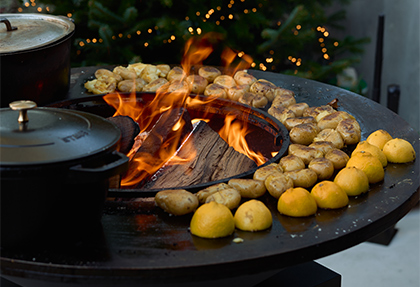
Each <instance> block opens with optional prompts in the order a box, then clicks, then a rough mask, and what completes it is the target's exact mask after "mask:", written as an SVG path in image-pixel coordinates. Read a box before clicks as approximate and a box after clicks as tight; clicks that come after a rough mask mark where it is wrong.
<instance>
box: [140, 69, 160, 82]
mask: <svg viewBox="0 0 420 287" xmlns="http://www.w3.org/2000/svg"><path fill="white" fill-rule="evenodd" d="M159 73H160V71H159V70H158V68H157V67H156V66H155V65H147V66H146V67H145V68H144V69H143V70H142V71H141V72H140V75H139V78H141V79H143V80H145V81H146V82H148V83H151V82H153V81H154V80H157V79H159Z"/></svg>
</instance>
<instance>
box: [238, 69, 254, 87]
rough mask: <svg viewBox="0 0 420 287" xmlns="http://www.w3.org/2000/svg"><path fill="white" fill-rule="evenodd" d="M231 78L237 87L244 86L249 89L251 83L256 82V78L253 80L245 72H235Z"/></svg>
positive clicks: (252, 77)
mask: <svg viewBox="0 0 420 287" xmlns="http://www.w3.org/2000/svg"><path fill="white" fill-rule="evenodd" d="M233 78H234V79H235V81H236V84H237V85H238V86H240V85H246V86H248V87H250V86H251V85H252V84H253V83H255V82H256V81H257V78H255V77H254V76H253V75H251V74H249V73H248V72H247V71H244V70H242V71H237V72H236V73H235V75H234V76H233Z"/></svg>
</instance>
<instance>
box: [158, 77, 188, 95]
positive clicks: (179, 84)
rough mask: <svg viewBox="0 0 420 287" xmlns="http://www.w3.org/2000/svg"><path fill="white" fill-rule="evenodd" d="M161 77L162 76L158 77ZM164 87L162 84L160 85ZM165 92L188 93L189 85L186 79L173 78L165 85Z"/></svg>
mask: <svg viewBox="0 0 420 287" xmlns="http://www.w3.org/2000/svg"><path fill="white" fill-rule="evenodd" d="M160 79H163V78H160ZM161 88H162V89H163V88H164V87H163V86H162V87H161ZM165 92H166V93H174V92H177V93H182V94H183V95H185V94H189V93H190V85H188V83H187V82H186V81H183V80H173V81H171V82H169V83H168V84H167V85H166V87H165Z"/></svg>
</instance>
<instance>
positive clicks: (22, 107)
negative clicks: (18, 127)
mask: <svg viewBox="0 0 420 287" xmlns="http://www.w3.org/2000/svg"><path fill="white" fill-rule="evenodd" d="M9 107H10V108H11V109H12V110H14V111H19V117H18V122H19V123H21V124H22V123H26V122H28V121H29V119H28V113H27V112H28V110H31V109H35V108H36V107H37V105H36V103H35V102H33V101H26V100H22V101H15V102H12V103H10V104H9Z"/></svg>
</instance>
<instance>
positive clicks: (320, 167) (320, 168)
mask: <svg viewBox="0 0 420 287" xmlns="http://www.w3.org/2000/svg"><path fill="white" fill-rule="evenodd" d="M308 168H309V169H311V170H313V171H315V173H316V174H317V176H318V180H319V181H321V180H325V179H329V178H330V177H331V176H332V175H333V173H334V164H333V163H332V162H331V161H330V160H329V159H327V158H325V157H320V158H314V159H313V160H311V161H310V162H309V164H308Z"/></svg>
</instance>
